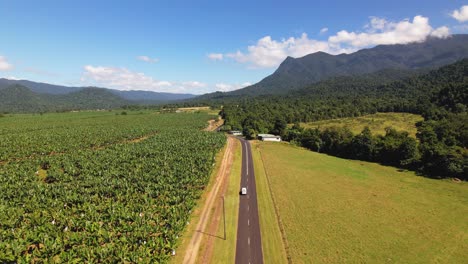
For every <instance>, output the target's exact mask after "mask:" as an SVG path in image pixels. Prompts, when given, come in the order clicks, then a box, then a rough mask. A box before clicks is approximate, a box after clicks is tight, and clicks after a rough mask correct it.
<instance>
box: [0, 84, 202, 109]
mask: <svg viewBox="0 0 468 264" xmlns="http://www.w3.org/2000/svg"><path fill="white" fill-rule="evenodd" d="M15 84H17V85H21V86H24V87H26V88H29V89H30V90H31V91H32V92H35V93H39V94H52V95H60V94H62V95H63V94H69V93H73V92H77V91H80V90H83V89H87V88H90V87H69V86H62V85H54V84H48V83H39V82H32V81H28V80H9V79H4V78H0V89H2V88H6V87H8V86H11V85H15ZM103 89H106V88H103ZM107 90H108V91H109V92H111V93H113V94H115V95H118V96H120V97H122V98H123V99H126V100H130V101H135V102H138V103H149V104H151V103H161V102H169V101H174V100H183V99H188V98H192V97H195V95H193V94H175V93H159V92H150V91H120V90H114V89H107Z"/></svg>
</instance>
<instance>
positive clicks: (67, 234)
mask: <svg viewBox="0 0 468 264" xmlns="http://www.w3.org/2000/svg"><path fill="white" fill-rule="evenodd" d="M212 118H213V116H211V115H208V114H206V113H198V114H197V113H195V114H184V113H180V114H158V113H155V112H150V111H147V112H128V113H127V112H125V113H123V112H107V111H105V112H79V113H61V114H52V113H51V114H44V115H13V116H6V117H2V118H0V146H1V148H0V263H4V262H5V263H10V262H11V263H13V262H14V263H33V262H37V263H54V262H56V263H86V262H88V263H94V262H102V263H125V262H127V263H164V262H167V261H168V260H169V258H170V255H171V253H172V250H173V249H175V248H176V247H177V245H178V243H179V242H178V237H179V236H180V235H181V234H182V231H183V230H184V229H185V227H186V226H187V221H188V220H189V217H190V213H191V211H192V210H193V209H194V207H195V205H196V203H197V200H198V199H199V197H200V195H201V194H202V192H203V190H204V188H205V187H206V185H207V184H208V181H209V178H210V174H211V172H212V170H213V165H214V159H215V155H216V154H217V153H218V151H219V150H220V149H221V148H222V146H223V145H224V144H225V142H226V138H225V136H224V135H222V134H220V133H212V132H206V131H202V130H203V128H204V127H206V125H207V121H208V120H209V119H212Z"/></svg>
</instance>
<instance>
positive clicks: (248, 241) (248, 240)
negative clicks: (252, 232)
mask: <svg viewBox="0 0 468 264" xmlns="http://www.w3.org/2000/svg"><path fill="white" fill-rule="evenodd" d="M247 243H249V246H250V237H248V238H247Z"/></svg>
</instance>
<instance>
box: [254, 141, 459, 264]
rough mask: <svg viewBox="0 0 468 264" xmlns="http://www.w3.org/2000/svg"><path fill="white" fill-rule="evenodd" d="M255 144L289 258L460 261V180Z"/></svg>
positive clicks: (313, 260) (285, 146) (280, 145)
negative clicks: (282, 229) (430, 176)
mask: <svg viewBox="0 0 468 264" xmlns="http://www.w3.org/2000/svg"><path fill="white" fill-rule="evenodd" d="M259 146H260V152H261V155H262V158H263V161H264V167H265V171H266V173H267V176H268V178H269V180H270V183H271V189H272V193H273V197H274V200H275V203H276V206H277V207H278V211H279V215H280V218H281V220H282V223H283V226H284V230H285V234H286V239H287V243H288V244H289V255H290V257H291V260H292V262H293V263H466V260H467V259H468V221H467V220H468V219H467V216H468V184H467V183H466V182H459V183H458V182H453V181H451V180H433V179H428V178H423V177H419V176H416V175H415V174H414V173H413V172H404V171H401V170H398V169H396V168H393V167H386V166H382V165H379V164H375V163H368V162H362V161H351V160H345V159H340V158H336V157H331V156H327V155H324V154H319V153H315V152H311V151H308V150H305V149H301V148H298V147H293V146H290V145H288V144H285V143H260V144H259Z"/></svg>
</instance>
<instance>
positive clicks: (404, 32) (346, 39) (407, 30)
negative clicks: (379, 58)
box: [328, 16, 450, 48]
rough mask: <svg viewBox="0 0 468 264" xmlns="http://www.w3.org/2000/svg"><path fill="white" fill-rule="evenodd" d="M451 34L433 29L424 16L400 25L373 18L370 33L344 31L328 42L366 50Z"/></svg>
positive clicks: (446, 29)
mask: <svg viewBox="0 0 468 264" xmlns="http://www.w3.org/2000/svg"><path fill="white" fill-rule="evenodd" d="M433 32H434V34H432V33H433ZM449 34H450V32H449V30H448V28H447V27H440V28H437V29H433V28H432V27H431V25H430V24H429V19H428V18H427V17H423V16H415V17H414V18H413V21H412V22H411V21H410V20H403V21H400V22H398V23H395V22H389V21H387V20H385V19H379V18H373V19H371V24H370V26H369V30H368V32H363V33H356V32H348V31H346V30H342V31H340V32H338V33H337V34H336V35H335V36H331V37H330V38H329V39H328V41H329V42H330V43H333V44H338V45H343V44H347V45H350V46H351V47H352V48H364V47H369V46H374V45H381V44H407V43H411V42H422V41H424V40H426V38H427V37H428V36H434V37H448V36H449Z"/></svg>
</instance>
